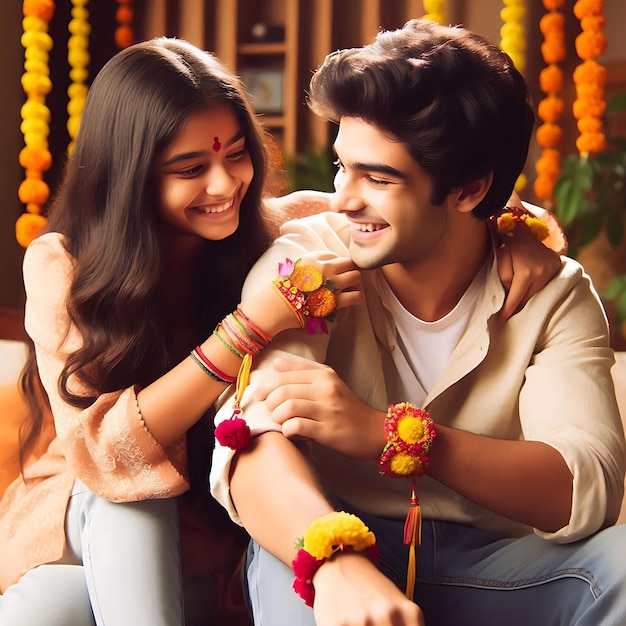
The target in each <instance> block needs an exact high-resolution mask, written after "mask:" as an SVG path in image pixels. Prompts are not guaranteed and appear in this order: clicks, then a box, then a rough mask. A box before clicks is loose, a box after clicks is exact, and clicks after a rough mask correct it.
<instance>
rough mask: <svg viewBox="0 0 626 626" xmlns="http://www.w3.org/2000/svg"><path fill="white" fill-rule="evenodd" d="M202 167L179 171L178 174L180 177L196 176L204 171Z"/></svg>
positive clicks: (195, 166) (197, 166)
mask: <svg viewBox="0 0 626 626" xmlns="http://www.w3.org/2000/svg"><path fill="white" fill-rule="evenodd" d="M202 167H203V166H202V165H193V166H191V167H188V168H187V169H184V170H179V171H178V172H177V174H178V175H179V176H194V175H196V174H198V173H199V172H200V171H201V170H202Z"/></svg>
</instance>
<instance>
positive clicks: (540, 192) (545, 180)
mask: <svg viewBox="0 0 626 626" xmlns="http://www.w3.org/2000/svg"><path fill="white" fill-rule="evenodd" d="M555 184H556V178H555V177H553V176H546V175H545V174H539V176H537V178H535V183H534V185H533V189H534V192H535V195H536V196H537V197H538V198H539V199H540V200H550V199H551V198H552V196H553V194H554V185H555Z"/></svg>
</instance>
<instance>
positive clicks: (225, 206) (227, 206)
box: [199, 200, 233, 214]
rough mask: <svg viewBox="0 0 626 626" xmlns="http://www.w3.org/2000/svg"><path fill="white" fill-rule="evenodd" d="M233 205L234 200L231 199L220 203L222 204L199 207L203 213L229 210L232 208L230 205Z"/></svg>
mask: <svg viewBox="0 0 626 626" xmlns="http://www.w3.org/2000/svg"><path fill="white" fill-rule="evenodd" d="M232 205H233V201H232V200H229V201H228V202H225V203H224V204H220V205H214V206H210V207H199V208H200V210H201V211H202V212H203V213H207V214H208V213H223V212H224V211H227V210H228V209H230V207H231V206H232Z"/></svg>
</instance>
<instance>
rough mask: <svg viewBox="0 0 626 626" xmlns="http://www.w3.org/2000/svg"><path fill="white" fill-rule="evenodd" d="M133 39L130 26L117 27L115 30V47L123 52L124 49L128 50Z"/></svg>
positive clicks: (133, 35)
mask: <svg viewBox="0 0 626 626" xmlns="http://www.w3.org/2000/svg"><path fill="white" fill-rule="evenodd" d="M134 39H135V33H134V32H133V29H132V28H131V27H130V26H126V25H122V26H118V27H117V28H116V29H115V45H116V46H117V47H118V48H119V49H120V50H123V49H124V48H128V46H130V45H131V44H132V43H133V40H134Z"/></svg>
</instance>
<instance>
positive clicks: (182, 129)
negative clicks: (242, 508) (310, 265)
mask: <svg viewBox="0 0 626 626" xmlns="http://www.w3.org/2000/svg"><path fill="white" fill-rule="evenodd" d="M266 168H267V163H266V150H265V146H264V136H263V133H262V131H261V129H260V127H259V124H258V122H257V120H256V117H255V115H254V113H253V111H252V110H251V108H250V106H249V104H248V102H247V99H246V96H245V94H244V92H243V89H242V86H241V84H240V83H239V81H238V80H237V79H236V78H235V77H234V76H232V75H231V74H230V73H228V72H227V71H226V70H225V69H224V67H223V66H222V65H221V64H220V63H219V62H218V61H217V60H216V59H215V58H214V57H212V56H211V55H209V54H206V53H204V52H201V51H199V50H198V49H196V48H195V47H193V46H191V45H189V44H187V43H185V42H182V41H176V40H170V39H164V38H163V39H157V40H154V41H150V42H147V43H142V44H138V45H135V46H133V47H131V48H128V49H126V50H124V51H123V52H121V53H119V54H118V55H117V56H116V57H114V58H113V59H112V60H111V61H110V62H109V63H108V64H107V65H106V67H105V68H104V69H103V70H102V71H101V72H100V74H99V75H98V76H97V78H96V79H95V80H94V83H93V85H92V87H91V90H90V92H89V97H88V99H87V102H86V106H85V110H84V114H83V118H82V124H81V130H80V133H79V136H78V138H77V140H76V145H75V150H74V152H73V154H72V156H71V158H70V161H69V163H68V167H67V173H66V176H65V179H64V181H63V184H62V186H61V188H60V190H59V192H58V195H57V197H56V200H55V201H54V204H53V206H52V208H51V211H50V221H49V227H48V232H47V233H46V234H44V235H43V236H41V237H40V238H39V239H37V240H36V241H34V242H33V243H32V244H31V246H30V247H29V248H28V250H27V252H26V256H25V260H24V280H25V287H26V294H27V304H26V318H25V325H26V328H27V331H28V333H29V335H30V337H31V338H32V340H33V343H34V346H35V349H36V359H37V366H38V372H39V376H40V379H41V382H42V383H43V389H44V390H45V393H44V397H45V396H47V398H49V403H50V407H51V415H48V414H47V413H46V412H45V411H44V412H42V411H37V410H35V411H33V416H37V418H36V419H33V420H31V422H30V423H29V424H28V430H27V432H26V434H27V436H26V437H25V440H24V443H25V445H24V449H23V455H26V454H27V452H28V450H29V449H30V448H32V446H33V445H34V444H35V443H37V444H38V445H41V441H42V438H44V439H45V443H46V448H47V452H46V453H45V454H44V455H43V456H41V457H40V458H39V460H38V461H36V462H35V463H33V464H31V465H29V466H28V467H26V468H25V470H24V476H23V480H22V479H21V478H20V479H19V480H17V481H16V482H15V483H13V484H12V485H11V486H10V487H9V489H8V490H7V492H6V494H5V496H4V498H3V500H2V503H1V505H0V554H2V558H1V559H0V591H2V593H3V595H2V596H1V597H0V623H2V624H7V625H8V624H11V625H12V626H15V625H16V624H42V623H46V624H48V625H53V624H59V625H60V624H63V626H71V625H73V624H77V625H78V624H80V625H81V626H84V625H85V624H90V623H93V622H94V621H95V623H96V624H134V625H141V624H146V625H150V626H156V625H158V624H163V625H167V626H173V625H177V624H182V623H183V609H182V594H181V584H180V572H179V570H180V568H179V550H178V525H177V519H178V518H177V509H176V500H175V499H174V496H178V495H180V494H182V493H184V492H186V491H187V490H188V489H189V487H190V481H191V482H193V478H194V474H193V470H194V468H195V469H196V470H197V472H196V473H197V476H198V477H199V478H198V484H199V487H200V488H199V489H198V492H202V493H204V494H207V491H208V488H207V486H206V483H207V466H208V463H209V462H210V455H211V450H212V445H213V443H212V442H213V439H212V433H211V432H209V436H205V435H204V433H205V432H206V431H207V430H208V429H207V426H206V424H205V423H203V421H202V418H203V416H206V414H207V412H209V409H210V407H211V405H212V403H213V402H214V400H215V399H216V398H217V396H218V395H219V394H220V393H221V392H222V391H223V390H224V389H225V388H226V386H227V385H228V384H230V382H231V381H232V380H233V379H234V377H236V375H237V372H238V370H239V367H240V364H241V356H240V355H241V353H242V351H243V352H248V351H258V350H260V349H261V348H262V347H263V346H264V345H265V343H267V341H268V340H269V339H270V338H271V337H273V336H274V335H275V334H276V333H278V332H280V331H281V330H283V329H286V328H290V327H297V326H298V320H297V318H296V316H294V313H293V311H292V310H291V309H290V307H289V306H288V305H287V304H286V303H285V301H284V300H283V298H282V296H280V295H279V294H278V293H277V291H276V290H275V289H274V288H273V287H272V285H271V284H269V285H268V286H267V289H265V290H264V292H263V294H262V295H261V296H260V297H258V298H255V299H253V300H251V301H250V302H245V303H242V304H241V306H240V308H239V309H237V303H238V302H239V294H240V289H241V285H242V282H243V279H244V277H245V276H246V272H247V271H248V269H249V268H250V267H251V265H252V264H253V262H254V261H255V260H256V259H257V257H258V256H259V255H260V253H261V252H262V251H263V250H264V249H265V248H266V246H267V245H268V243H269V242H270V235H269V232H268V227H267V226H266V223H265V221H264V217H263V214H262V207H263V203H262V194H263V192H264V185H265V173H266ZM350 270H351V264H350V263H349V262H346V261H345V260H343V261H342V260H339V261H336V262H328V263H324V272H325V273H326V275H327V276H329V277H333V279H334V280H335V282H336V283H337V285H338V287H339V288H340V291H341V288H342V287H350V286H354V285H355V281H356V282H358V273H357V272H353V271H350ZM340 291H339V292H337V293H338V294H339V296H338V305H339V306H343V305H346V304H350V303H351V302H356V301H358V298H359V295H358V291H353V292H352V293H346V294H341V293H340ZM236 309H237V310H236ZM232 311H235V314H234V316H230V322H228V320H225V322H224V325H223V326H221V327H220V330H219V331H218V332H216V333H213V330H214V329H215V328H216V325H217V324H218V322H220V320H222V318H223V317H224V316H225V315H227V314H228V313H230V312H232ZM194 346H199V348H198V349H196V350H195V352H194V354H193V355H190V351H191V350H192V349H194ZM248 348H249V349H248ZM237 353H239V354H237ZM33 380H34V379H33V378H32V377H31V378H30V379H28V380H27V383H28V384H27V386H29V385H30V389H31V392H32V391H33V390H34V388H35V387H34V386H33V385H34V383H33ZM35 382H36V381H35ZM28 395H29V396H30V397H31V398H34V397H35V396H36V394H33V393H30V394H28ZM35 409H36V407H35ZM52 416H53V418H52ZM205 421H206V417H205ZM211 424H212V422H211V421H210V416H209V425H211ZM209 428H212V426H209ZM194 429H198V432H197V433H195V432H194ZM187 433H189V434H190V435H191V436H190V437H189V441H190V444H191V445H190V448H193V447H194V446H197V445H198V444H199V445H200V447H201V450H200V451H199V452H200V454H199V455H197V456H198V457H199V459H196V458H195V457H194V456H193V454H191V453H190V456H191V457H192V459H191V464H190V467H191V469H190V470H189V471H188V469H187V442H186V437H185V435H186V434H187ZM194 434H195V436H194ZM197 460H199V461H203V462H204V465H205V467H204V468H203V467H202V465H200V464H196V465H194V462H195V461H197ZM190 473H191V474H190ZM207 500H208V497H207ZM206 507H208V510H207V509H204V512H205V513H206V514H207V517H208V518H210V520H211V521H210V523H211V524H212V526H214V527H215V532H222V533H223V534H224V537H223V542H226V543H228V541H229V540H230V541H231V543H232V539H231V538H230V534H231V533H230V531H229V530H224V528H223V524H225V523H227V522H225V517H224V516H223V513H222V510H221V508H220V507H219V506H218V505H216V504H213V505H211V503H210V502H209V503H207V504H206ZM228 528H231V526H230V525H229V526H228ZM233 528H234V527H233ZM216 558H219V556H216ZM18 581H19V582H18ZM92 613H93V616H92Z"/></svg>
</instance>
